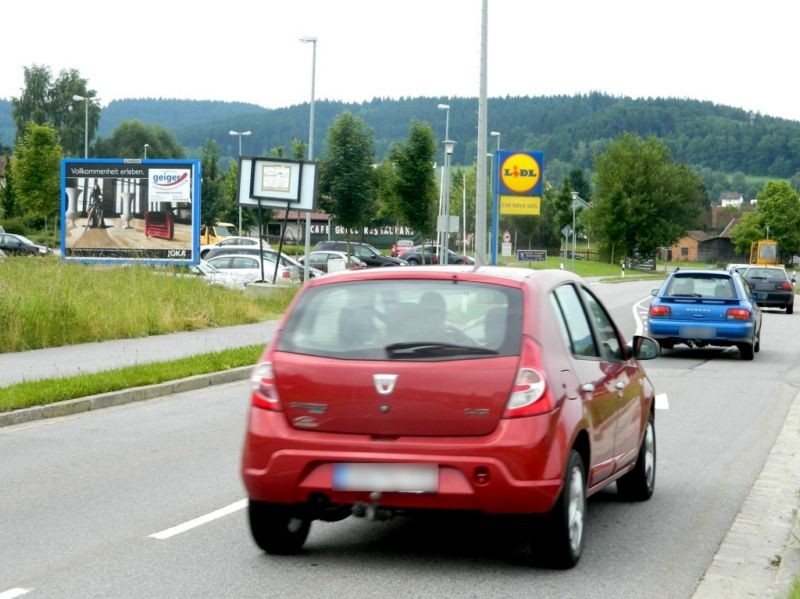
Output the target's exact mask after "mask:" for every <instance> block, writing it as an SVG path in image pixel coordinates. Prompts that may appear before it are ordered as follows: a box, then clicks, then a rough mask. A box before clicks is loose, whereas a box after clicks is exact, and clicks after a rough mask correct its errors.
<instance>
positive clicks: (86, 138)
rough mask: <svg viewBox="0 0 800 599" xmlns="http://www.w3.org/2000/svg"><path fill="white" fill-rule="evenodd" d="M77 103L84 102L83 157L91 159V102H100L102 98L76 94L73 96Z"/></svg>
mask: <svg viewBox="0 0 800 599" xmlns="http://www.w3.org/2000/svg"><path fill="white" fill-rule="evenodd" d="M72 99H73V100H74V101H75V102H81V101H82V102H84V114H85V117H84V124H83V157H84V158H88V157H89V102H90V101H92V102H99V101H100V98H90V97H88V96H79V95H78V94H75V95H74V96H72Z"/></svg>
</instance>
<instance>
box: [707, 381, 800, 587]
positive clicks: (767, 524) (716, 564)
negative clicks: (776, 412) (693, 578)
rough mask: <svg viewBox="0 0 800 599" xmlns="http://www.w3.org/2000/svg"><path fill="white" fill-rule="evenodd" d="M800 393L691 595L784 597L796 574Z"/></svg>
mask: <svg viewBox="0 0 800 599" xmlns="http://www.w3.org/2000/svg"><path fill="white" fill-rule="evenodd" d="M799 440H800V393H798V394H797V395H795V397H794V400H792V404H791V406H789V411H788V413H787V414H786V420H785V421H784V423H783V427H782V428H781V431H780V433H779V434H778V438H777V440H776V441H775V444H774V445H773V447H772V449H771V450H770V452H769V454H768V455H767V460H766V462H765V464H764V468H763V469H762V470H761V473H760V474H759V475H758V478H757V479H756V482H755V483H754V484H753V488H752V489H751V490H750V493H749V494H748V496H747V498H746V499H745V501H744V503H743V504H742V507H741V509H740V510H739V513H738V514H737V515H736V518H735V519H734V521H733V524H732V525H731V528H730V530H729V531H728V533H727V534H726V535H725V538H724V539H723V541H722V544H721V545H720V547H719V549H718V550H717V553H716V555H715V556H714V559H713V560H712V562H711V565H710V566H709V567H708V569H707V570H706V572H705V574H704V575H703V578H702V579H701V580H700V583H699V584H698V585H697V588H696V589H695V592H694V595H693V599H707V598H708V599H716V598H718V597H728V598H733V597H775V598H780V599H785V598H786V597H788V595H789V589H790V588H791V586H792V583H793V582H794V579H795V577H796V576H800V515H798V507H797V506H798V504H799V503H800V442H798V441H799Z"/></svg>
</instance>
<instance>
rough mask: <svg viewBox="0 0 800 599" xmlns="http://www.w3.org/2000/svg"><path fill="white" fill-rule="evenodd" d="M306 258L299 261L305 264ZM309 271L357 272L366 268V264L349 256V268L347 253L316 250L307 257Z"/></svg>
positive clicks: (355, 257) (303, 257)
mask: <svg viewBox="0 0 800 599" xmlns="http://www.w3.org/2000/svg"><path fill="white" fill-rule="evenodd" d="M305 261H306V256H302V257H301V258H300V260H299V262H300V264H305ZM308 267H309V269H314V270H319V271H320V272H322V273H329V272H336V271H338V270H345V269H351V270H358V269H361V268H366V267H367V264H366V262H364V261H363V260H361V259H360V258H358V257H357V256H352V255H351V256H350V266H347V253H345V252H338V251H336V250H317V251H315V252H311V253H310V254H309V255H308Z"/></svg>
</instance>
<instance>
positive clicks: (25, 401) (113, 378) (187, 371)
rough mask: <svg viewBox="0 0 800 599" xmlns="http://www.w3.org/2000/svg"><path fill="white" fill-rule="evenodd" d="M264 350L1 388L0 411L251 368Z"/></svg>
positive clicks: (259, 347)
mask: <svg viewBox="0 0 800 599" xmlns="http://www.w3.org/2000/svg"><path fill="white" fill-rule="evenodd" d="M263 350H264V346H263V345H262V344H259V345H249V346H247V347H240V348H236V349H229V350H224V351H220V352H213V353H207V354H200V355H197V356H191V357H188V358H182V359H180V360H171V361H169V362H156V363H151V364H142V365H138V366H129V367H126V368H119V369H116V370H109V371H106V372H103V373H97V374H84V375H80V376H74V377H65V378H58V379H45V380H41V381H33V382H27V383H19V384H16V385H11V386H8V387H2V388H0V412H8V411H11V410H18V409H21V408H28V407H31V406H40V405H47V404H50V403H54V402H58V401H64V400H67V399H74V398H77V397H88V396H90V395H96V394H98V393H108V392H110V391H119V390H120V389H130V388H132V387H140V386H144V385H155V384H157V383H163V382H165V381H174V380H177V379H181V378H185V377H189V376H195V375H198V374H207V373H210V372H220V371H223V370H229V369H231V368H237V367H239V366H250V365H252V364H255V363H256V361H257V360H258V357H259V356H260V355H261V352H262V351H263Z"/></svg>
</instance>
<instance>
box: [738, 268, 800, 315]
mask: <svg viewBox="0 0 800 599" xmlns="http://www.w3.org/2000/svg"><path fill="white" fill-rule="evenodd" d="M742 276H743V277H744V280H745V281H747V283H748V284H749V285H750V288H751V289H752V290H753V293H754V294H755V298H756V303H757V304H758V305H759V306H762V307H764V308H782V309H783V310H786V313H787V314H791V313H792V312H794V283H795V281H794V279H793V278H791V277H789V274H788V273H787V272H786V269H785V268H783V267H782V266H751V267H750V268H748V269H747V270H745V271H744V274H743V275H742Z"/></svg>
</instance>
